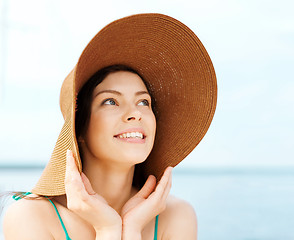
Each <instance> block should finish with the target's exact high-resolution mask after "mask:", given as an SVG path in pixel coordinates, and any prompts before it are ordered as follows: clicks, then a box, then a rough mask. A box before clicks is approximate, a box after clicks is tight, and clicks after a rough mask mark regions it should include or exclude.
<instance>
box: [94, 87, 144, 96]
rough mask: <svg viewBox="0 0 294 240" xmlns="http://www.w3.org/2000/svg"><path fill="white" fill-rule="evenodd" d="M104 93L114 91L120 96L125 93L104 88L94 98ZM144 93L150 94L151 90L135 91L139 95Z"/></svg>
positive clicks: (113, 92)
mask: <svg viewBox="0 0 294 240" xmlns="http://www.w3.org/2000/svg"><path fill="white" fill-rule="evenodd" d="M102 93H112V94H116V95H118V96H121V95H123V94H122V93H121V92H119V91H116V90H111V89H107V90H102V91H100V92H98V93H96V94H95V96H94V98H95V97H97V96H98V95H100V94H102ZM142 94H148V95H149V96H150V94H149V92H147V91H138V92H136V93H135V95H136V96H138V95H142Z"/></svg>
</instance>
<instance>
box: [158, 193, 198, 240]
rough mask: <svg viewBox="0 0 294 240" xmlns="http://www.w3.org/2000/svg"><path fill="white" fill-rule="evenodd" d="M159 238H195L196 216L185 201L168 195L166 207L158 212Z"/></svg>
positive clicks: (191, 207)
mask: <svg viewBox="0 0 294 240" xmlns="http://www.w3.org/2000/svg"><path fill="white" fill-rule="evenodd" d="M160 224H161V225H162V226H161V230H162V238H161V239H186V240H190V239H191V240H192V239H193V240H195V239H197V217H196V213H195V210H194V208H193V206H192V205H191V204H190V203H188V202H187V201H185V200H183V199H180V198H177V197H175V196H172V195H170V196H169V197H168V200H167V205H166V209H165V210H164V212H163V213H161V214H160Z"/></svg>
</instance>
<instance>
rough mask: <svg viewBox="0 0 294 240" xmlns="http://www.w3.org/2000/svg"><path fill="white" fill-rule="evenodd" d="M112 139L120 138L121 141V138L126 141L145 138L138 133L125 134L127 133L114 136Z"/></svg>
mask: <svg viewBox="0 0 294 240" xmlns="http://www.w3.org/2000/svg"><path fill="white" fill-rule="evenodd" d="M114 137H116V138H121V139H122V138H125V139H128V138H138V139H145V138H146V136H145V135H144V134H143V133H140V132H127V133H122V134H118V135H115V136H114Z"/></svg>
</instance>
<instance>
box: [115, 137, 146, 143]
mask: <svg viewBox="0 0 294 240" xmlns="http://www.w3.org/2000/svg"><path fill="white" fill-rule="evenodd" d="M115 138H116V139H118V140H120V141H123V142H127V143H145V138H143V139H142V138H119V137H115Z"/></svg>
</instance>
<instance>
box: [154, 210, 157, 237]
mask: <svg viewBox="0 0 294 240" xmlns="http://www.w3.org/2000/svg"><path fill="white" fill-rule="evenodd" d="M157 229H158V215H157V216H156V218H155V229H154V240H157Z"/></svg>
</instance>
